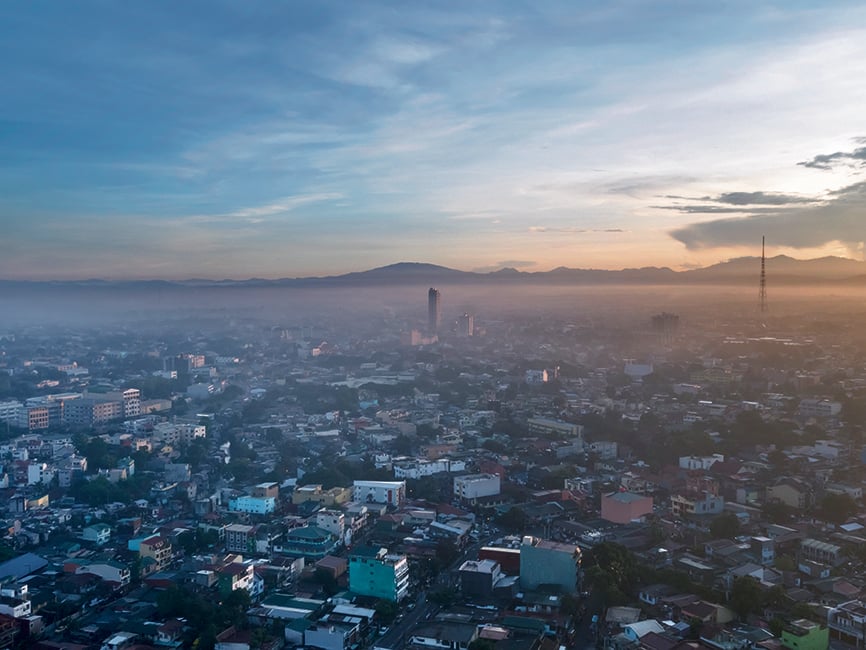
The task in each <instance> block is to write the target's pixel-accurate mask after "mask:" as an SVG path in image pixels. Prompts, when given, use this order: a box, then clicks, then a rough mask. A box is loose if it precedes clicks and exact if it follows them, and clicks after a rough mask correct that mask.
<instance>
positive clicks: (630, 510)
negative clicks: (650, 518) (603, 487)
mask: <svg viewBox="0 0 866 650" xmlns="http://www.w3.org/2000/svg"><path fill="white" fill-rule="evenodd" d="M652 511H653V498H652V497H651V496H643V495H640V494H633V493H631V492H611V493H610V494H603V495H602V497H601V518H602V519H604V520H605V521H610V522H612V523H614V524H627V523H629V522H632V521H635V520H637V519H640V518H641V517H645V516H646V515H650V514H652Z"/></svg>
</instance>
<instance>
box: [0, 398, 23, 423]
mask: <svg viewBox="0 0 866 650" xmlns="http://www.w3.org/2000/svg"><path fill="white" fill-rule="evenodd" d="M23 406H24V405H23V404H22V403H21V402H18V401H15V400H6V401H3V402H0V422H8V423H9V424H15V422H16V421H17V420H18V411H19V410H21V408H22V407H23Z"/></svg>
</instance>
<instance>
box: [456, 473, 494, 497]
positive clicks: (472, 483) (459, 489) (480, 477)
mask: <svg viewBox="0 0 866 650" xmlns="http://www.w3.org/2000/svg"><path fill="white" fill-rule="evenodd" d="M500 488H501V482H500V480H499V476H498V475H497V474H469V475H468V476H455V477H454V496H455V497H457V498H458V499H461V500H464V501H470V502H474V501H475V500H476V499H479V498H482V497H490V496H496V495H497V494H499V490H500Z"/></svg>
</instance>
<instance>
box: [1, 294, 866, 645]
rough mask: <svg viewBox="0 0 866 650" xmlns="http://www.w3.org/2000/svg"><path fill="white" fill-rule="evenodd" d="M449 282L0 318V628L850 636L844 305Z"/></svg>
mask: <svg viewBox="0 0 866 650" xmlns="http://www.w3.org/2000/svg"><path fill="white" fill-rule="evenodd" d="M358 291H361V290H356V293H358ZM459 291H460V289H458V288H456V287H454V288H450V289H449V288H447V287H443V288H439V289H437V288H430V289H429V290H428V291H426V295H425V293H424V290H423V289H421V288H417V289H412V290H411V291H409V293H410V295H412V296H414V297H415V300H414V303H412V302H407V303H405V304H403V305H402V309H403V312H402V313H395V312H394V310H393V309H390V308H388V309H386V310H385V315H384V316H383V317H380V319H379V320H375V319H374V320H371V321H370V323H362V322H359V319H351V318H350V319H347V320H346V321H338V320H335V319H333V318H331V317H330V316H322V317H317V316H316V314H315V313H314V312H308V313H305V314H303V315H296V317H295V318H291V317H286V318H285V319H282V320H281V322H270V321H268V320H267V318H266V317H263V316H262V315H261V314H259V313H258V312H256V311H255V310H251V311H252V314H246V315H245V314H243V313H238V314H231V315H230V317H229V320H228V321H226V320H225V317H223V318H222V320H220V319H214V318H210V317H208V314H207V313H200V312H196V311H191V312H189V313H183V312H178V313H177V314H176V316H177V318H176V320H175V321H174V322H173V323H172V322H170V321H167V320H165V319H164V317H163V318H162V320H160V319H155V321H154V322H153V323H148V322H138V323H131V322H127V323H118V324H116V325H106V324H103V325H101V326H95V325H90V326H86V325H82V326H80V327H68V326H63V327H62V326H49V325H44V326H38V325H33V324H29V325H27V326H26V327H24V326H22V327H21V328H18V329H10V330H8V331H3V332H0V420H2V422H3V431H2V446H0V454H2V479H0V480H2V483H0V485H2V490H3V495H4V499H3V502H4V503H6V504H7V506H6V508H5V512H4V513H3V519H2V521H3V532H4V536H3V539H2V542H0V553H2V558H3V563H2V564H0V580H2V598H0V622H2V624H0V630H2V637H0V647H4V648H5V647H10V648H31V647H32V648H39V649H44V650H48V649H52V650H61V649H66V650H84V649H86V648H102V649H105V650H126V649H128V648H159V647H176V648H217V649H219V650H242V649H245V648H284V647H307V648H320V649H323V650H349V649H352V648H379V649H389V650H391V649H393V650H396V649H398V648H471V649H472V650H477V649H479V648H482V649H487V648H496V649H501V648H508V649H512V648H513V649H523V648H525V649H527V650H536V649H541V648H560V647H566V648H579V649H581V650H583V649H584V648H591V647H601V646H604V647H606V648H617V649H622V650H625V649H637V648H640V649H643V650H671V649H673V648H684V649H685V648H688V649H699V648H712V649H714V650H732V649H735V648H737V649H740V648H751V647H758V646H760V647H761V648H766V649H768V650H771V649H777V648H788V649H790V650H826V648H827V647H828V645H830V644H831V643H832V644H833V645H834V647H836V646H837V644H847V645H850V646H857V647H859V646H860V645H862V643H863V642H864V632H866V615H864V612H866V604H864V602H863V601H861V600H860V597H861V594H863V590H864V588H866V556H864V555H863V553H862V548H863V543H864V540H866V533H864V530H863V529H864V523H866V509H864V507H863V478H862V477H863V471H862V467H863V463H864V462H866V447H864V442H866V441H864V439H863V427H862V423H863V415H864V413H866V395H864V393H863V390H864V387H866V370H864V365H863V359H864V353H863V348H862V340H861V338H862V335H861V334H860V331H859V329H858V328H857V327H856V322H855V321H852V317H851V315H850V314H846V313H844V312H840V313H835V314H834V313H833V312H832V310H829V311H828V310H826V309H824V308H823V307H822V306H820V305H821V303H820V302H819V303H817V304H818V305H819V306H818V307H814V306H813V307H809V306H808V305H811V304H813V303H810V302H809V301H808V300H805V302H799V301H797V302H795V301H789V302H788V303H787V304H786V303H785V302H784V300H782V299H781V298H780V299H779V300H777V302H776V305H775V308H774V310H770V311H763V312H762V311H761V310H760V307H759V305H757V304H756V303H755V301H754V300H748V299H745V298H744V299H742V301H741V304H740V308H741V309H742V310H743V311H744V314H745V315H743V314H740V313H734V312H732V311H731V310H730V309H722V310H718V309H716V308H710V309H707V308H706V305H705V304H702V303H701V301H700V300H698V301H697V302H693V303H691V304H689V303H682V302H680V303H678V304H679V307H682V313H674V312H671V311H653V309H654V308H657V306H658V305H659V304H660V303H662V299H661V298H660V297H659V295H656V294H653V295H651V296H647V295H645V294H646V291H639V292H635V291H633V290H632V298H631V299H628V300H626V301H625V302H626V303H627V306H626V307H623V304H622V303H621V302H620V299H619V298H616V299H614V300H612V301H610V302H607V303H606V302H604V301H601V302H598V301H596V302H595V303H593V302H592V299H591V298H589V297H587V296H584V297H583V298H582V299H576V300H574V301H565V303H566V304H556V305H553V304H552V305H551V306H550V309H549V310H547V311H546V312H543V313H542V312H540V311H538V310H536V309H534V308H533V309H528V310H525V311H523V312H520V311H519V310H516V309H515V307H514V305H513V304H511V303H508V304H506V305H503V306H501V307H500V312H499V313H497V312H496V311H494V308H493V307H490V310H491V313H469V312H467V311H463V310H462V308H459V306H460V304H461V303H457V302H456V301H455V300H454V299H453V298H454V296H455V294H458V293H459ZM361 292H362V293H363V291H361ZM641 294H643V295H641ZM370 295H381V290H378V289H377V290H375V291H374V292H373V293H372V294H370ZM425 298H426V300H425ZM794 305H796V310H799V314H798V315H797V313H796V310H795V307H794ZM803 305H806V306H805V307H804V306H803ZM377 309H378V308H376V310H377ZM503 309H505V310H507V311H508V314H509V315H508V316H507V317H501V315H502V312H501V310H503ZM376 310H374V311H376ZM749 314H751V315H749ZM156 320H159V321H160V322H161V323H169V324H162V325H159V326H157V325H156V324H155V322H156ZM360 332H364V334H363V335H360V334H359V333H360ZM839 647H842V646H841V645H840V646H839Z"/></svg>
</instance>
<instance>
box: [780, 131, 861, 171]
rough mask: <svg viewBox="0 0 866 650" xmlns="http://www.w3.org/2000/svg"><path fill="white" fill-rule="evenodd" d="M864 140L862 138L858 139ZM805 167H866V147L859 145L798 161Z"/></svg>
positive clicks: (825, 168)
mask: <svg viewBox="0 0 866 650" xmlns="http://www.w3.org/2000/svg"><path fill="white" fill-rule="evenodd" d="M857 141H858V142H862V141H863V139H862V138H858V139H857ZM797 164H798V165H802V166H803V167H811V168H813V169H824V170H829V169H833V167H835V166H837V165H849V166H851V167H866V147H858V148H857V149H855V150H854V151H837V152H835V153H826V154H821V155H818V156H815V157H814V158H812V160H804V161H803V162H799V163H797Z"/></svg>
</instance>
